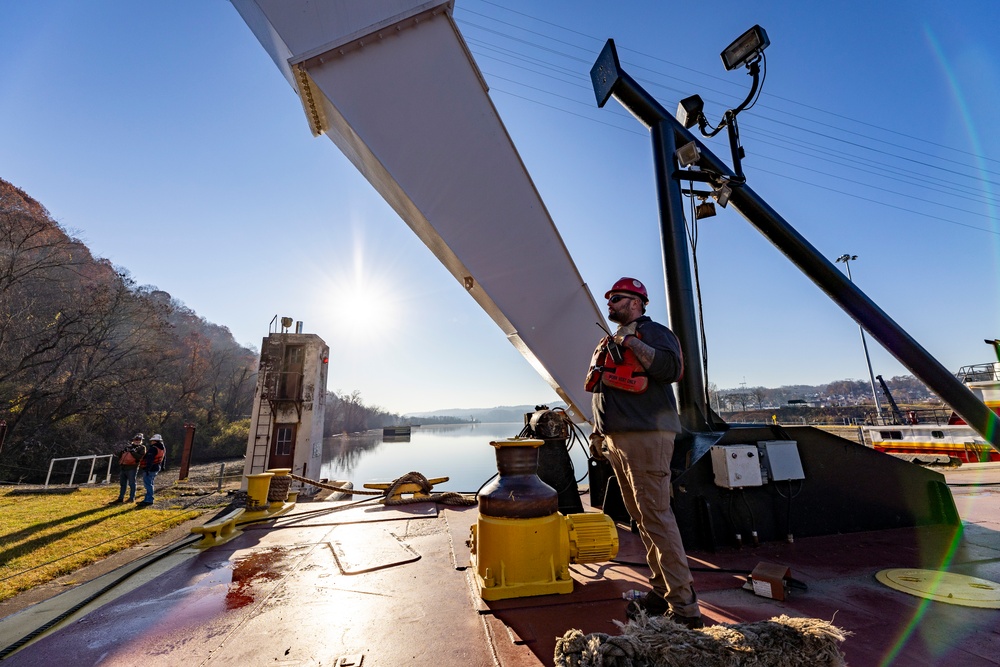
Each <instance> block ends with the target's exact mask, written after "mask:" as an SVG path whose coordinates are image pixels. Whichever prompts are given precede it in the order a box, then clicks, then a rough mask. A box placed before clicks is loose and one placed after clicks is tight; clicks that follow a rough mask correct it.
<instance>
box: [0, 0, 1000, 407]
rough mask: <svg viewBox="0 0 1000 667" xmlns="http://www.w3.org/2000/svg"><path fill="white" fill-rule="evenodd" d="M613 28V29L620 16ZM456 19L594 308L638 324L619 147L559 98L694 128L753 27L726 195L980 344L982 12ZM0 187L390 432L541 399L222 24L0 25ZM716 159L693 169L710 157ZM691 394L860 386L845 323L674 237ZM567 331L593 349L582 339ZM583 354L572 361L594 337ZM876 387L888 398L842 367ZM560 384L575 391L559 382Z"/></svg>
mask: <svg viewBox="0 0 1000 667" xmlns="http://www.w3.org/2000/svg"><path fill="white" fill-rule="evenodd" d="M619 5H620V6H619ZM611 7H612V5H609V3H606V2H601V3H598V2H589V1H574V2H569V1H553V2H546V3H537V2H527V1H523V2H522V1H517V2H513V1H512V2H506V3H503V4H502V5H501V3H494V2H487V1H485V0H458V2H457V5H456V9H455V18H456V21H457V23H458V26H459V28H460V29H461V30H462V32H463V34H464V35H465V37H466V39H467V41H468V43H469V46H470V48H471V50H472V52H473V55H474V56H475V57H476V59H477V62H478V63H479V66H480V68H481V69H482V71H483V73H484V75H485V77H486V80H487V82H488V83H489V85H490V88H491V96H492V98H493V100H494V103H495V105H496V107H497V109H498V110H499V112H500V114H501V117H502V118H503V120H504V122H505V124H506V125H507V128H508V131H509V132H510V135H511V137H512V138H513V140H514V142H515V144H516V145H517V147H518V150H519V151H520V153H521V156H522V158H523V159H524V162H525V164H526V166H527V168H528V170H529V172H530V173H531V175H532V177H533V179H534V180H535V183H536V185H537V187H538V190H539V192H540V193H541V195H542V197H543V199H544V200H545V202H546V205H547V207H548V208H549V211H550V213H551V214H552V217H553V219H554V221H555V223H556V225H557V227H558V228H559V231H560V233H561V234H562V236H563V238H564V240H565V242H566V245H567V247H568V248H569V250H570V252H571V253H572V255H573V256H574V258H575V259H576V262H577V265H578V266H579V268H580V271H581V273H582V275H583V277H584V279H585V280H586V282H587V283H588V284H589V285H590V286H591V288H592V289H594V290H595V292H596V293H597V297H598V299H600V297H601V295H602V294H603V292H604V290H605V289H606V287H607V286H609V285H610V284H611V283H612V282H614V280H616V279H617V278H618V277H620V276H622V275H626V274H633V275H635V276H636V277H639V278H641V279H643V280H644V281H645V282H646V283H647V284H648V285H649V286H650V288H651V291H652V295H651V296H652V303H651V309H650V313H651V315H652V316H653V317H654V319H659V320H661V321H664V320H665V319H666V318H665V310H666V309H665V305H664V294H663V291H664V290H663V286H662V285H663V279H662V269H661V258H660V251H659V236H658V221H657V218H656V201H655V191H654V183H653V174H652V157H651V150H650V144H649V140H648V136H647V135H646V133H645V131H644V130H643V128H642V127H641V126H640V125H639V124H638V122H637V121H635V120H633V119H632V118H631V117H630V116H628V115H627V114H626V113H625V112H624V111H623V110H622V109H621V108H620V107H618V106H617V104H616V103H614V102H612V103H609V104H608V106H607V107H605V108H604V109H597V108H596V104H595V103H594V97H593V92H592V90H591V89H590V87H589V86H590V84H589V78H588V72H589V70H590V67H591V65H592V64H593V62H594V60H595V59H596V57H597V54H598V53H599V52H600V49H601V47H602V45H603V42H604V40H605V39H607V38H608V37H614V38H615V41H616V43H617V44H618V47H619V51H620V54H621V56H622V61H623V64H624V66H625V68H626V69H627V71H629V73H630V74H631V75H632V76H633V77H634V78H636V79H637V80H639V81H640V83H642V85H643V86H645V87H646V88H647V90H649V91H650V92H651V93H653V94H654V95H656V96H657V97H658V98H659V99H660V101H661V102H662V103H663V105H664V106H665V107H667V108H668V109H673V108H674V107H675V106H676V103H677V100H678V99H680V98H681V97H685V96H687V95H690V94H693V93H699V94H701V95H702V96H703V97H704V98H705V99H706V111H707V114H708V116H709V118H710V120H712V121H716V120H718V118H719V117H720V116H721V114H722V112H723V111H724V110H725V109H726V108H728V107H731V106H735V105H736V104H738V103H739V102H740V101H741V100H742V99H743V96H744V95H745V93H746V91H747V90H748V87H749V83H750V80H749V77H747V76H746V75H745V73H744V72H743V71H734V72H726V71H725V70H724V69H723V67H722V64H721V61H720V59H719V52H720V51H721V50H722V49H723V48H724V47H725V46H726V45H727V44H728V43H729V42H730V41H732V40H733V39H734V38H735V37H737V36H738V35H739V34H741V33H742V32H743V31H744V30H746V29H747V28H749V27H750V26H752V25H753V24H755V23H759V24H761V25H762V26H764V28H765V29H766V30H767V32H768V35H769V37H770V40H771V46H770V48H769V49H768V50H767V54H766V55H767V78H766V81H765V83H764V88H763V93H762V96H761V98H760V101H759V102H758V103H757V105H756V106H755V107H754V108H753V109H750V110H748V111H746V112H744V113H743V114H742V115H741V116H740V129H741V135H742V142H743V145H744V148H745V150H746V152H747V158H746V160H745V161H744V169H745V171H746V173H747V176H748V179H749V182H750V184H751V185H752V187H753V188H754V189H755V190H756V191H757V192H758V193H759V194H761V195H762V196H763V197H764V198H766V199H767V200H768V201H769V202H770V204H771V205H772V206H773V207H774V208H775V209H776V210H777V211H779V212H780V213H781V214H782V215H783V216H784V217H785V218H786V219H787V220H788V221H789V222H790V223H791V224H792V225H793V226H795V227H796V228H797V229H798V230H799V232H801V233H802V234H803V235H804V236H805V237H806V238H807V239H809V241H810V242H811V243H812V244H813V245H814V246H816V247H817V248H818V249H819V250H820V251H821V252H822V253H823V254H825V255H826V256H827V257H829V258H834V257H837V256H839V255H841V254H844V253H850V254H856V255H858V260H857V261H856V262H854V263H853V264H852V266H851V270H852V273H853V276H854V279H855V281H857V283H858V284H859V285H860V286H861V288H862V289H863V290H864V291H865V292H866V293H867V294H868V295H869V296H871V297H872V298H873V299H874V300H875V302H876V303H878V304H879V305H880V306H881V307H882V308H883V309H884V310H885V311H886V312H887V313H888V314H889V315H890V316H891V317H892V318H893V319H895V320H896V321H897V322H898V323H899V324H901V325H902V326H903V327H904V328H905V329H906V330H907V331H908V332H909V333H910V334H911V335H912V336H913V337H914V338H915V339H916V340H917V341H918V342H919V343H921V344H922V345H923V346H924V347H925V348H926V349H928V350H929V351H930V352H931V353H932V354H934V355H935V356H936V357H937V358H938V359H939V360H940V361H941V362H942V363H943V364H944V365H945V366H946V367H948V368H949V369H952V370H957V369H958V367H959V366H961V365H964V364H969V363H979V362H984V361H988V360H990V359H991V358H992V352H991V351H990V350H989V349H988V348H987V347H986V346H985V345H984V344H983V342H982V341H983V339H984V338H995V337H1000V308H998V302H1000V299H998V296H1000V295H998V285H1000V281H998V250H1000V225H998V218H1000V133H997V132H996V131H995V130H993V128H992V126H991V125H990V122H991V121H992V117H993V115H994V114H995V109H997V108H998V106H1000V42H998V40H997V39H996V37H995V26H996V25H1000V5H997V4H996V3H994V2H989V1H985V0H984V1H982V2H973V1H968V2H964V1H959V2H951V3H947V4H945V3H939V2H930V1H925V2H920V1H917V2H912V1H911V2H899V1H895V0H892V1H889V2H884V3H868V2H865V3H862V2H853V1H852V2H841V3H815V2H759V3H745V2H729V1H722V2H716V3H711V5H705V6H704V7H700V8H699V9H698V10H697V11H691V10H690V7H691V6H690V5H680V4H679V3H669V2H655V3H654V2H632V3H616V4H615V5H614V6H613V8H611ZM0 127H3V132H2V133H0V178H4V179H6V180H8V181H10V182H12V183H14V184H15V185H17V186H19V187H21V188H23V189H24V190H26V191H27V192H28V193H29V194H31V195H32V196H34V197H35V198H37V199H39V200H40V201H41V202H42V203H43V204H44V205H45V206H47V207H48V209H49V210H50V212H51V213H52V215H53V216H54V217H55V218H56V219H57V220H59V221H60V222H61V223H62V224H63V225H64V226H65V227H67V228H68V229H69V230H70V231H71V232H72V233H74V234H75V235H77V236H79V237H80V238H82V239H83V240H85V241H86V242H87V243H88V245H89V246H90V247H91V249H92V250H93V251H94V252H95V253H96V254H97V255H100V256H103V257H107V258H108V259H110V260H111V261H112V262H114V263H116V264H119V265H122V266H124V267H126V268H128V269H129V270H130V271H131V272H132V274H133V275H134V277H135V278H136V280H137V281H138V282H139V283H141V284H150V285H156V286H158V287H159V288H160V289H163V290H166V291H168V292H170V293H171V294H172V295H173V296H174V297H175V298H177V299H179V300H181V301H183V302H184V303H185V304H186V305H187V306H189V307H190V308H192V309H194V310H195V311H196V312H198V313H199V314H200V315H202V316H203V317H205V318H207V319H208V320H211V321H213V322H216V323H219V324H223V325H225V326H228V327H229V328H230V329H231V330H232V332H233V334H234V335H235V336H236V338H237V340H239V341H240V342H242V343H247V344H252V345H255V346H258V345H259V344H260V339H261V338H262V337H263V336H265V335H266V334H267V331H268V323H269V322H270V320H271V318H272V317H273V316H274V315H279V316H283V315H287V316H291V317H293V318H294V319H296V320H302V321H303V322H304V323H305V330H306V331H307V332H311V333H317V334H319V335H320V336H322V337H323V338H324V339H325V340H326V341H327V342H328V343H329V344H330V346H331V348H332V350H333V351H332V355H331V356H332V362H333V363H332V364H331V373H330V388H331V389H334V390H340V391H352V390H355V389H356V390H359V391H360V392H361V394H362V396H363V398H364V399H365V401H366V402H368V403H370V404H377V405H381V406H383V407H385V408H387V409H389V410H392V411H398V412H406V411H419V410H431V409H437V408H448V407H477V406H493V405H508V404H523V403H537V402H544V401H553V400H555V399H556V397H555V394H554V392H552V391H551V390H550V389H549V388H548V386H547V385H546V384H545V383H544V382H543V381H542V380H541V379H540V378H538V376H537V375H536V374H535V373H534V371H533V370H532V369H531V367H530V366H529V365H528V363H527V362H525V361H524V360H523V359H522V358H521V357H520V355H519V354H518V353H517V352H516V351H515V350H514V349H513V347H512V346H511V345H510V344H509V343H507V342H506V339H505V338H504V336H503V335H502V333H501V332H500V330H499V329H498V328H497V327H496V326H495V325H494V324H493V322H492V321H491V320H490V319H489V318H488V317H487V316H486V314H485V313H483V312H481V311H480V310H479V308H478V306H476V304H475V303H474V302H473V301H472V300H471V299H470V298H469V296H468V295H467V294H466V293H465V290H464V289H463V288H462V287H461V286H460V285H459V284H458V283H457V282H456V281H455V280H454V278H452V277H451V275H450V274H449V273H448V272H447V271H446V270H445V269H444V268H443V267H441V266H440V265H439V264H438V262H437V261H436V260H435V259H434V258H433V256H432V255H431V253H430V252H429V251H428V250H427V249H426V248H425V247H424V246H423V245H422V244H421V243H420V241H419V240H418V239H417V238H416V237H415V236H414V235H413V233H412V232H411V231H410V230H409V228H407V227H406V226H405V225H404V224H403V223H402V222H401V221H400V220H399V219H398V218H397V217H396V216H395V214H394V213H393V212H392V211H391V209H390V208H389V207H388V205H387V204H385V202H383V201H382V200H381V198H380V197H379V196H378V195H377V194H375V192H374V190H373V189H372V188H371V186H370V185H369V184H368V183H367V182H366V181H365V180H364V179H363V178H362V177H361V176H360V174H358V173H357V171H356V170H355V169H354V168H353V166H351V165H350V163H349V162H348V161H347V159H346V158H345V157H344V156H343V155H341V154H340V152H339V151H338V150H337V149H336V147H335V146H334V145H333V144H332V143H331V142H330V141H328V140H327V139H325V138H315V139H314V138H313V137H312V136H311V135H310V133H309V129H308V125H307V123H306V119H305V117H304V115H303V113H302V110H301V107H300V104H299V102H298V99H297V98H296V96H295V94H294V93H293V91H292V90H291V88H290V87H289V86H288V84H287V83H286V82H285V80H284V79H283V78H282V76H281V75H280V74H279V72H278V70H277V69H276V68H275V67H274V65H273V63H272V62H271V61H270V59H269V58H268V56H267V54H266V53H265V52H264V50H263V49H262V48H261V47H260V45H259V44H258V42H257V41H256V39H255V38H254V37H253V35H252V33H251V32H250V30H249V29H248V28H247V27H246V25H245V24H244V23H243V21H242V19H241V18H240V16H239V14H238V13H237V12H236V11H235V10H234V9H233V7H232V6H230V5H229V4H228V3H227V2H223V1H222V0H172V1H171V2H127V1H124V0H90V1H88V2H86V3H81V2H71V1H68V0H67V1H57V0H33V1H31V2H27V1H26V0H7V1H6V2H4V3H3V4H2V6H0ZM724 134H725V133H722V134H721V135H720V136H719V137H718V138H716V139H714V140H712V141H711V143H710V147H711V148H712V149H713V150H714V151H715V152H716V153H717V154H719V155H721V156H724V157H728V154H729V153H728V147H727V145H726V144H725V142H724ZM697 252H698V263H699V267H700V278H701V287H702V295H703V298H704V311H705V321H706V329H707V338H708V354H709V380H710V381H712V382H715V383H716V384H717V385H718V386H720V387H723V388H726V387H735V386H738V385H739V384H740V383H742V382H746V383H747V385H749V386H756V385H765V386H780V385H785V384H799V383H806V384H819V383H823V382H829V381H832V380H838V379H843V378H855V379H865V380H866V379H867V369H866V367H865V363H864V356H863V353H862V349H861V345H860V340H859V334H858V329H857V326H856V324H855V323H854V322H853V321H852V320H851V319H850V318H848V317H847V316H846V315H845V314H843V313H842V312H841V311H840V309H839V308H838V307H837V306H835V305H834V304H832V303H831V302H829V301H828V300H827V299H826V297H825V296H824V295H823V294H822V293H821V292H820V290H819V289H818V288H817V287H815V286H814V285H813V284H812V283H811V282H810V281H809V280H808V278H806V277H805V276H803V275H802V274H800V273H799V271H798V270H797V269H796V268H795V267H793V266H792V265H791V264H790V263H789V262H787V261H786V260H785V259H784V258H783V256H782V255H781V254H780V252H778V251H777V250H776V249H775V248H774V247H773V246H771V245H770V244H769V243H768V242H767V241H766V240H765V239H763V237H761V236H760V234H759V233H757V232H756V231H755V230H754V229H753V228H752V227H750V226H749V224H748V223H746V222H745V221H744V220H743V219H742V218H740V217H739V216H738V215H737V214H735V213H734V212H733V211H730V210H720V211H719V215H718V216H716V217H715V218H710V219H706V220H703V221H701V223H700V225H699V236H698V248H697ZM595 334H596V331H595ZM595 340H596V335H595ZM869 347H870V349H871V353H872V363H873V366H874V370H875V373H879V374H882V375H883V376H885V377H886V378H889V377H892V376H893V375H898V374H902V373H905V372H906V371H905V369H903V368H902V366H900V365H899V364H898V363H897V362H896V361H895V360H894V359H892V358H891V356H889V355H888V354H887V353H885V352H884V351H883V350H882V349H881V347H880V346H879V345H878V344H877V343H874V342H872V341H870V342H869ZM587 361H588V360H587V359H581V360H580V365H581V381H582V376H583V373H584V370H585V366H586V364H587Z"/></svg>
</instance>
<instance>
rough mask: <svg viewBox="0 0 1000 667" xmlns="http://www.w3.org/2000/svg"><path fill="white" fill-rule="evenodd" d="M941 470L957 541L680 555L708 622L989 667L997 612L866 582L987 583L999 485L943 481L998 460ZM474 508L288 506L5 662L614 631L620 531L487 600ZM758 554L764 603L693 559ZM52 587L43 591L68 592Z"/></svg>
mask: <svg viewBox="0 0 1000 667" xmlns="http://www.w3.org/2000/svg"><path fill="white" fill-rule="evenodd" d="M947 476H948V481H949V483H950V484H953V486H952V490H953V493H954V494H955V499H956V503H957V505H958V507H959V511H960V513H961V514H962V516H963V519H964V521H965V530H964V534H962V535H957V534H956V533H955V532H954V531H952V530H949V529H947V528H944V527H929V528H920V529H902V530H893V531H881V532H878V533H856V534H849V535H838V536H829V537H820V538H810V539H802V540H798V541H796V542H794V543H792V544H788V543H780V544H768V545H763V546H760V547H757V548H745V549H743V550H731V551H720V552H718V553H692V554H690V557H691V564H692V567H694V568H697V569H696V570H695V572H694V576H695V585H696V588H697V590H698V593H699V597H700V598H701V601H702V605H703V610H704V613H705V617H706V620H707V621H710V622H721V623H733V622H742V621H755V620H762V619H767V618H771V617H774V616H778V615H781V614H787V615H790V616H809V617H815V618H821V619H825V620H832V621H833V623H834V624H836V625H837V626H839V627H841V628H843V629H845V630H847V631H849V632H851V633H852V635H851V636H850V637H849V638H848V639H847V640H846V641H845V643H844V644H843V647H842V648H843V650H844V652H845V653H846V655H847V660H848V663H849V664H851V665H855V666H867V665H890V664H891V665H900V666H909V665H913V666H916V665H969V666H975V665H998V664H1000V611H998V610H995V609H981V608H973V607H963V606H956V605H950V604H945V603H942V602H933V601H927V600H923V599H921V598H918V597H915V596H911V595H907V594H905V593H901V592H898V591H895V590H892V589H890V588H887V587H885V586H883V585H882V584H880V583H878V582H877V581H876V579H875V574H876V572H878V571H879V570H882V569H886V568H901V567H913V568H926V569H943V570H947V571H951V572H958V573H961V574H966V575H970V576H975V577H979V578H982V579H987V580H990V581H994V582H1000V486H955V485H957V484H978V483H986V484H996V483H1000V465H992V466H985V467H982V468H976V469H972V468H971V467H963V468H962V469H959V470H958V471H957V472H954V473H952V472H949V473H947ZM475 520H476V510H475V508H471V509H453V508H445V507H441V508H438V507H435V506H433V505H430V504H426V503H424V504H418V505H412V506H407V507H404V508H396V509H385V508H382V507H381V506H374V505H358V506H354V507H350V506H347V505H345V504H343V503H301V504H299V505H298V506H297V507H295V508H294V509H293V510H292V512H290V513H289V514H287V515H285V516H282V517H279V518H277V519H272V520H270V521H268V522H264V523H261V524H255V525H251V526H247V527H246V528H245V530H244V533H243V534H242V535H241V536H239V537H238V538H236V539H235V540H233V541H231V542H229V543H227V544H224V545H221V546H218V547H215V548H212V549H208V550H205V551H197V550H194V549H192V548H190V547H186V548H184V549H181V550H180V551H178V553H176V554H173V555H172V556H171V557H170V558H165V559H162V560H160V561H157V562H156V563H154V564H153V565H151V566H150V567H148V568H146V569H145V570H143V572H142V574H141V575H139V578H138V582H139V583H138V584H137V583H136V581H133V582H132V584H131V585H132V586H135V588H134V589H133V590H131V592H129V593H128V594H126V595H123V596H121V597H118V598H117V599H114V600H112V601H110V602H107V603H105V604H103V605H102V606H99V607H96V606H94V607H90V608H88V609H85V610H83V611H82V612H81V613H80V614H78V615H77V616H76V617H73V618H71V619H70V620H69V621H68V622H65V623H63V624H62V625H60V626H58V627H57V628H56V629H54V630H53V631H51V632H50V633H49V634H47V635H44V636H42V637H41V638H40V639H37V640H36V641H35V642H34V643H31V644H29V645H27V646H26V647H25V648H22V649H21V650H20V651H18V652H16V653H14V654H12V655H10V656H9V657H8V658H7V659H6V660H5V661H4V662H5V664H10V665H52V664H56V663H57V662H69V663H71V664H74V665H79V666H83V665H136V664H143V665H180V664H185V665H202V664H211V665H230V664H231V665H265V664H266V665H338V664H339V665H351V664H360V665H362V666H369V667H373V666H385V665H414V664H428V665H436V666H451V665H455V666H461V667H476V666H479V665H483V666H486V665H497V664H499V665H504V666H520V665H550V664H552V662H553V653H554V647H555V640H556V637H558V636H561V635H562V634H563V633H564V632H566V631H567V630H569V629H572V628H578V629H580V630H582V631H583V632H585V633H589V632H606V633H609V634H618V632H619V630H618V628H617V627H616V625H615V624H614V621H615V620H619V621H624V604H625V603H624V601H623V599H622V593H623V592H624V591H627V590H629V589H633V588H643V589H644V583H645V578H646V569H645V567H644V566H641V565H633V564H630V563H634V562H640V561H641V560H642V557H641V553H640V549H639V543H638V538H637V537H636V536H634V535H632V534H631V533H630V532H629V531H628V529H627V527H620V530H619V533H620V538H621V542H622V549H621V551H620V553H619V556H618V558H617V560H618V561H621V562H616V563H605V564H593V565H574V566H572V571H573V578H574V580H575V582H576V583H575V590H574V592H573V593H572V594H570V595H550V596H541V597H534V598H522V599H515V600H502V601H497V602H491V603H485V602H483V601H482V600H481V599H480V598H479V597H478V595H477V592H476V590H475V587H474V585H473V578H472V573H473V571H472V569H471V568H467V567H466V566H467V565H469V551H468V547H467V546H466V545H465V540H466V539H467V537H468V533H469V526H470V525H471V524H472V523H473V522H475ZM761 561H767V562H773V563H779V564H783V565H786V566H788V567H790V568H791V573H792V576H793V577H795V578H796V579H798V580H800V581H802V582H804V583H805V584H807V586H808V590H807V591H799V590H793V591H792V592H791V595H790V597H789V598H788V599H786V600H784V601H780V602H779V601H775V600H769V599H766V598H762V597H758V596H755V595H753V594H752V593H750V592H748V591H746V590H744V589H743V588H742V584H743V581H744V577H743V576H742V575H740V574H737V573H731V572H717V571H716V572H712V571H705V570H718V569H725V570H744V571H749V570H752V569H753V568H754V566H756V565H757V564H758V563H759V562H761ZM63 597H65V599H64V600H60V598H63ZM60 598H56V599H54V600H53V601H50V602H51V603H52V604H56V603H61V604H62V605H63V606H69V604H70V603H71V601H72V599H73V597H72V595H71V594H65V595H64V596H60ZM56 606H58V605H56ZM44 615H45V612H43V611H41V610H39V609H33V610H26V611H25V612H22V613H20V614H17V615H14V616H11V617H8V618H7V619H4V620H3V621H2V622H0V642H2V646H0V648H2V647H5V646H8V645H10V644H11V643H12V642H13V641H15V640H17V639H19V638H20V637H21V636H23V635H24V634H26V633H27V632H29V631H31V630H32V629H34V627H37V626H38V625H40V624H41V623H42V622H43V621H44ZM54 656H59V658H58V659H55V662H54ZM68 657H71V659H68ZM352 661H353V662H352Z"/></svg>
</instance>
